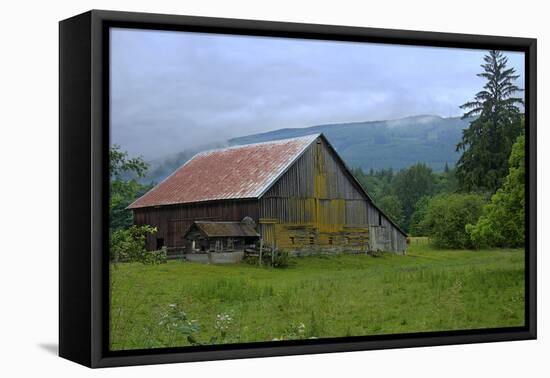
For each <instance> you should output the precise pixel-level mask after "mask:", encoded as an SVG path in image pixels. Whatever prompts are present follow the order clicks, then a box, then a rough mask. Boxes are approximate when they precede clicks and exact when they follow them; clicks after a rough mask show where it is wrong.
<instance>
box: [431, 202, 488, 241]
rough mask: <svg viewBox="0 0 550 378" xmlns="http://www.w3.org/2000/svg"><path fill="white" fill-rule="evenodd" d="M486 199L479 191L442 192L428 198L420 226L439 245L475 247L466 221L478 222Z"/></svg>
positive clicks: (468, 222) (470, 222)
mask: <svg viewBox="0 0 550 378" xmlns="http://www.w3.org/2000/svg"><path fill="white" fill-rule="evenodd" d="M484 202H485V201H484V198H483V197H482V196H480V195H477V194H440V195H438V196H435V197H433V198H432V199H431V200H430V201H429V202H428V206H427V208H426V214H425V216H424V219H423V220H422V222H421V226H422V228H423V229H424V230H426V231H427V233H428V236H430V238H431V239H432V241H433V243H434V245H435V246H436V247H438V248H458V249H463V248H473V246H474V245H473V243H472V241H471V239H470V236H469V234H468V233H467V232H466V225H467V224H472V223H476V222H477V220H478V219H479V217H480V215H481V212H482V209H483V205H484Z"/></svg>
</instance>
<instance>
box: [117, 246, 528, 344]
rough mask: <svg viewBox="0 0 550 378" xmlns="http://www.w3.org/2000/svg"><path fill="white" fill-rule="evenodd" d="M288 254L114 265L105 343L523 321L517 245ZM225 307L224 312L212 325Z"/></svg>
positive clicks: (227, 339)
mask: <svg viewBox="0 0 550 378" xmlns="http://www.w3.org/2000/svg"><path fill="white" fill-rule="evenodd" d="M295 260H296V265H295V266H293V268H292V269H261V268H259V267H258V266H251V265H247V264H244V263H243V264H226V265H208V264H194V263H186V262H184V263H182V262H180V261H174V260H171V261H169V262H168V263H167V264H163V265H142V264H139V263H130V264H117V266H116V268H112V269H111V275H110V278H111V280H112V281H111V282H112V291H111V296H110V297H111V301H112V302H111V307H110V316H109V321H110V326H111V327H110V332H109V337H110V340H109V341H110V347H111V349H112V350H128V349H140V348H150V347H176V346H189V345H196V344H195V343H196V342H198V343H200V344H201V345H203V344H207V343H209V342H210V340H212V339H214V338H215V342H216V343H217V344H222V343H230V342H238V343H245V342H262V341H270V340H274V339H279V340H281V339H283V340H288V339H305V338H309V337H344V336H362V335H388V334H394V333H408V332H434V331H450V330H464V329H479V328H495V327H514V326H522V325H523V324H524V321H525V317H524V315H525V306H524V305H525V303H524V283H525V277H524V261H525V255H524V252H523V250H510V249H492V250H477V251H470V250H437V249H434V248H433V247H432V246H430V245H429V244H417V243H411V245H410V247H409V249H408V252H407V255H406V256H395V255H392V254H383V255H382V256H380V257H378V258H372V257H370V256H366V255H347V254H342V255H336V256H323V257H322V258H321V257H320V256H318V257H317V256H311V257H301V258H297V259H295ZM169 303H172V304H177V309H178V310H181V309H184V310H185V314H186V315H185V319H183V318H180V319H178V321H177V322H176V323H183V324H185V322H187V321H189V322H192V321H193V320H194V319H197V320H198V322H195V325H196V326H198V329H199V330H198V332H191V333H192V335H193V339H194V340H192V341H193V342H190V341H189V339H188V337H187V336H188V333H189V332H188V329H187V328H184V330H183V331H180V330H177V329H174V328H172V327H171V326H170V327H167V326H166V324H165V323H163V324H162V325H161V324H159V320H162V318H163V316H162V314H163V313H166V312H170V311H171V309H170V308H167V304H169ZM174 311H176V310H174ZM223 314H230V317H231V319H232V320H231V321H230V322H228V321H227V320H228V319H227V318H225V319H221V322H219V324H217V321H218V315H223ZM199 323H200V326H199ZM222 330H223V332H225V338H223V337H222V335H221V332H222Z"/></svg>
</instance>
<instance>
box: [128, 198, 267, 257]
mask: <svg viewBox="0 0 550 378" xmlns="http://www.w3.org/2000/svg"><path fill="white" fill-rule="evenodd" d="M133 211H134V223H135V224H137V225H144V224H148V225H151V226H155V227H157V230H158V231H157V233H156V234H155V235H149V236H148V237H147V241H146V246H147V249H148V250H154V249H156V242H157V238H162V239H164V244H165V245H166V246H167V247H168V248H174V247H177V248H182V247H184V246H185V241H184V239H183V236H184V235H185V233H186V232H187V230H188V229H189V227H190V226H191V224H192V223H193V222H194V221H197V220H210V221H241V220H242V219H243V218H244V217H246V216H248V217H251V218H252V219H254V221H255V222H258V218H259V210H258V201H256V200H240V201H216V202H205V203H202V204H201V203H198V204H187V205H173V206H161V207H157V208H143V209H134V210H133Z"/></svg>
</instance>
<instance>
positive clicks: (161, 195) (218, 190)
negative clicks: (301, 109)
mask: <svg viewBox="0 0 550 378" xmlns="http://www.w3.org/2000/svg"><path fill="white" fill-rule="evenodd" d="M129 209H131V210H132V211H133V215H134V223H135V224H138V225H143V224H149V225H152V226H156V227H157V229H158V232H157V234H156V235H150V236H149V237H148V238H147V248H148V249H149V250H154V249H159V248H161V247H163V246H166V247H167V248H168V249H169V250H176V251H177V250H179V251H183V252H184V253H185V252H187V253H189V252H190V251H185V249H186V245H188V243H187V241H186V239H185V236H186V234H187V232H188V230H189V228H190V226H191V225H192V224H193V223H194V222H196V221H208V222H222V221H223V222H227V221H232V222H239V221H241V220H243V219H244V218H245V217H249V218H251V219H252V220H253V221H254V222H255V223H256V225H257V226H256V228H257V232H258V233H259V235H260V239H261V240H262V244H263V245H264V246H271V247H273V248H275V249H278V250H281V249H285V250H289V251H293V252H303V251H312V250H326V251H369V250H383V251H393V252H397V253H405V250H406V234H405V232H403V231H402V230H401V229H400V228H399V226H397V225H396V224H395V223H394V222H393V221H392V220H391V219H389V218H388V217H387V216H386V215H385V214H384V213H383V212H382V211H381V210H380V209H379V208H378V207H377V206H376V205H375V204H374V203H373V201H372V199H371V198H370V196H369V195H368V193H367V192H366V190H365V189H364V188H363V187H362V186H361V185H360V184H359V182H358V181H357V180H356V179H355V178H354V176H353V175H352V174H351V172H350V170H349V169H348V168H347V167H346V165H345V163H344V162H343V160H342V159H341V158H340V157H339V155H338V154H337V153H336V151H335V149H334V148H333V147H332V146H331V144H330V143H329V141H328V140H327V139H326V137H325V136H324V135H322V134H318V135H310V136H305V137H300V138H293V139H285V140H278V141H273V142H264V143H256V144H249V145H243V146H235V147H228V148H224V149H220V150H213V151H207V152H202V153H199V154H197V155H195V156H194V157H193V158H192V159H191V160H189V161H188V162H187V163H185V164H184V165H183V166H182V167H180V168H179V169H177V170H176V171H175V172H174V173H172V174H171V175H170V176H169V177H168V178H166V179H165V180H164V181H162V182H161V183H160V184H158V185H157V186H155V187H154V188H153V189H151V190H150V191H149V192H147V193H146V194H145V195H143V196H142V197H141V198H139V199H138V200H136V201H135V202H134V203H132V204H131V205H130V206H129ZM217 248H219V246H218V247H217ZM187 249H189V247H187Z"/></svg>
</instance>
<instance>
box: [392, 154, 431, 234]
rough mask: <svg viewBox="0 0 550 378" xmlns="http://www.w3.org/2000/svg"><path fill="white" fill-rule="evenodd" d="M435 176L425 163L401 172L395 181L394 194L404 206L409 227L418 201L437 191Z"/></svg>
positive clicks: (404, 214)
mask: <svg viewBox="0 0 550 378" xmlns="http://www.w3.org/2000/svg"><path fill="white" fill-rule="evenodd" d="M435 181H436V180H435V176H434V174H433V172H432V169H431V168H430V167H428V166H427V165H426V164H424V163H417V164H415V165H413V166H412V167H409V168H407V169H403V170H402V171H399V172H398V173H397V174H396V175H395V178H394V180H393V185H392V186H393V192H394V193H395V195H396V196H397V197H398V198H399V200H400V201H401V202H402V204H403V217H404V223H405V224H406V225H407V226H408V224H409V221H410V219H411V216H412V215H413V213H414V209H415V206H416V203H417V202H418V200H419V199H420V198H422V197H424V196H429V195H431V194H432V193H433V192H434V190H435Z"/></svg>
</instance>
